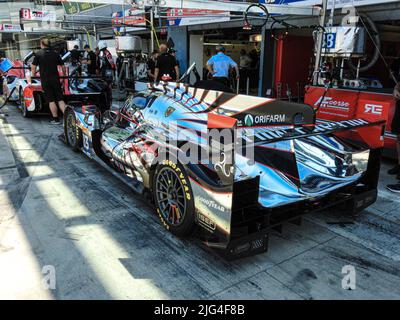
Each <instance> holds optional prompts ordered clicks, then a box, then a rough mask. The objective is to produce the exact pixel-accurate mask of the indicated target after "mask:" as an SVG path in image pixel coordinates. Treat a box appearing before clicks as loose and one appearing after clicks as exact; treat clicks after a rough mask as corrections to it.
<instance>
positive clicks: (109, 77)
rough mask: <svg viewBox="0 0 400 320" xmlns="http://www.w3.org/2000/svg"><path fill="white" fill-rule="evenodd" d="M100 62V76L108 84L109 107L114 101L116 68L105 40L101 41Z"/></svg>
mask: <svg viewBox="0 0 400 320" xmlns="http://www.w3.org/2000/svg"><path fill="white" fill-rule="evenodd" d="M98 47H99V50H100V53H99V60H100V66H99V68H100V75H101V76H102V77H103V79H104V80H105V81H106V82H107V84H108V92H107V99H108V101H107V102H108V103H107V104H108V105H109V106H111V101H112V84H113V77H114V72H115V70H116V66H115V63H114V60H113V57H112V55H111V53H110V51H108V49H107V42H106V41H104V40H101V41H99V45H98Z"/></svg>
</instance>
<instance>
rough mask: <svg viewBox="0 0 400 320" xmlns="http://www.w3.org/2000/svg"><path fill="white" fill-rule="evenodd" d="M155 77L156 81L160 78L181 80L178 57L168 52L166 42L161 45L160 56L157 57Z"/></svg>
mask: <svg viewBox="0 0 400 320" xmlns="http://www.w3.org/2000/svg"><path fill="white" fill-rule="evenodd" d="M154 78H155V79H156V82H158V81H160V80H165V81H171V80H172V81H174V80H175V81H176V82H178V80H179V66H178V62H177V61H176V59H175V58H174V57H173V56H172V55H170V54H169V53H168V47H167V45H166V44H161V45H160V56H159V57H158V58H157V61H156V65H155V69H154Z"/></svg>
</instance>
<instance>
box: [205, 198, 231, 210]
mask: <svg viewBox="0 0 400 320" xmlns="http://www.w3.org/2000/svg"><path fill="white" fill-rule="evenodd" d="M199 201H200V202H201V203H203V204H205V205H206V206H207V207H209V208H213V209H217V210H218V211H221V212H225V207H224V206H221V205H220V204H219V203H218V202H216V201H214V200H211V199H205V198H203V197H199Z"/></svg>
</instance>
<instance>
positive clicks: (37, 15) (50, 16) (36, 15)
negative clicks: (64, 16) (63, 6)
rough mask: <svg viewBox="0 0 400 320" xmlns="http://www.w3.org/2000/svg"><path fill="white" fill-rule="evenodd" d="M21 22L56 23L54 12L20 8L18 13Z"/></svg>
mask: <svg viewBox="0 0 400 320" xmlns="http://www.w3.org/2000/svg"><path fill="white" fill-rule="evenodd" d="M19 17H20V19H21V20H27V21H56V18H57V17H56V13H55V11H40V10H32V9H28V8H21V9H20V11H19Z"/></svg>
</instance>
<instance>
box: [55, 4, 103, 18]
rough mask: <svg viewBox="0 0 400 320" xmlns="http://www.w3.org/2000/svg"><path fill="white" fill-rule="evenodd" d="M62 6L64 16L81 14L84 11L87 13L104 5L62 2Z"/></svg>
mask: <svg viewBox="0 0 400 320" xmlns="http://www.w3.org/2000/svg"><path fill="white" fill-rule="evenodd" d="M62 5H63V7H64V12H65V14H68V15H70V14H77V13H82V12H85V11H89V10H92V9H96V8H98V7H102V6H104V4H101V3H87V2H73V1H63V3H62Z"/></svg>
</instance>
